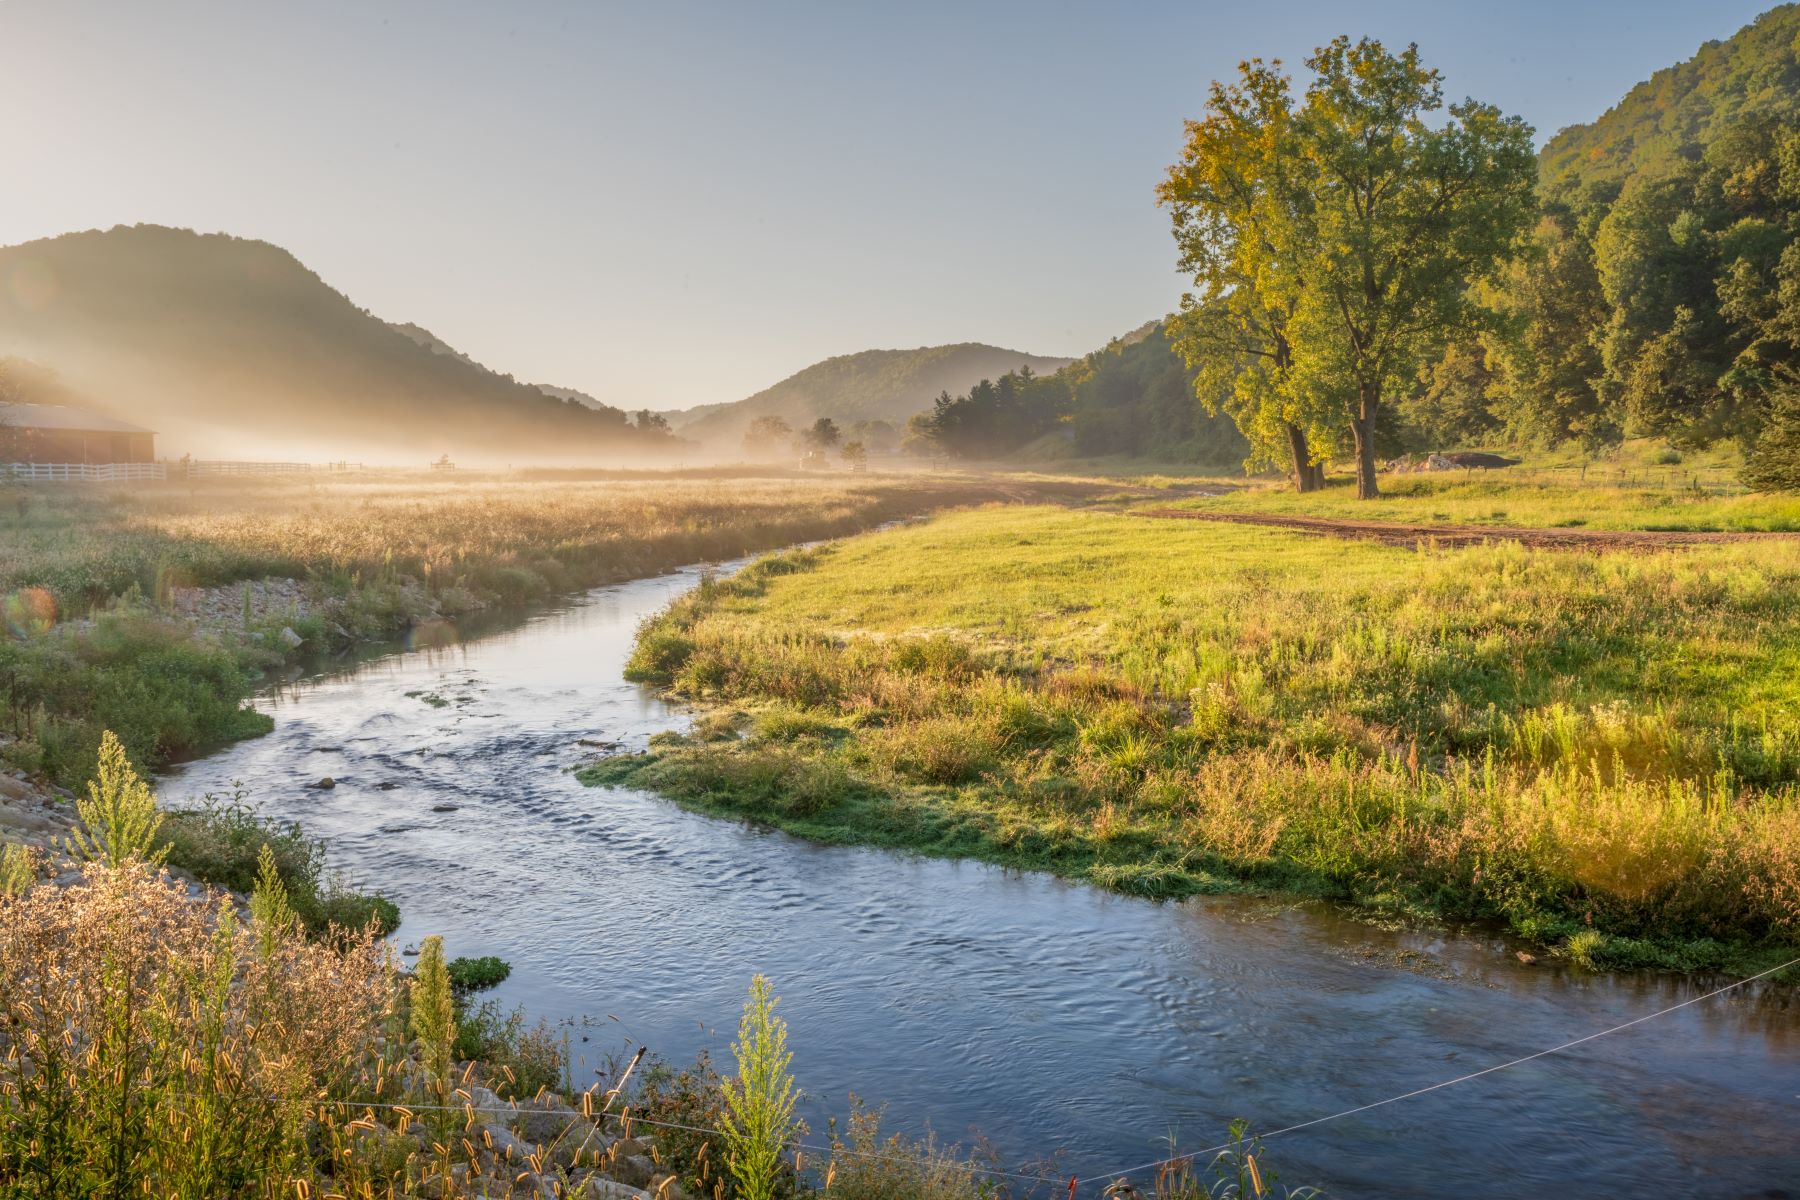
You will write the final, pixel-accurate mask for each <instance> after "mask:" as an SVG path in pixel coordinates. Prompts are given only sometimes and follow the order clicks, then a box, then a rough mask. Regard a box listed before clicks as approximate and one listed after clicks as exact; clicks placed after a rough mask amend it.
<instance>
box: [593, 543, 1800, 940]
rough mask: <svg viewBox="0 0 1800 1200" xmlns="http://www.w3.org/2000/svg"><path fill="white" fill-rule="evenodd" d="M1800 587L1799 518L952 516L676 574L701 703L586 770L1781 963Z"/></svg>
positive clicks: (1791, 889) (681, 640)
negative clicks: (1629, 533) (1505, 523)
mask: <svg viewBox="0 0 1800 1200" xmlns="http://www.w3.org/2000/svg"><path fill="white" fill-rule="evenodd" d="M1797 588H1800V548H1797V547H1795V546H1794V545H1792V544H1790V543H1787V542H1781V543H1777V544H1761V543H1757V544H1730V545H1718V546H1699V547H1692V548H1688V549H1683V550H1669V551H1660V552H1637V551H1634V552H1601V553H1596V554H1569V553H1566V552H1558V551H1553V550H1541V551H1540V550H1530V549H1526V548H1524V547H1520V546H1517V545H1493V546H1485V547H1471V548H1467V549H1457V550H1440V551H1429V552H1417V551H1413V550H1406V549H1398V548H1393V547H1386V546H1380V545H1371V544H1365V543H1346V542H1337V541H1331V540H1327V539H1320V538H1316V537H1311V536H1307V535H1303V534H1296V533H1290V532H1278V531H1268V530H1261V529H1255V528H1239V527H1222V526H1217V525H1211V524H1190V523H1187V522H1171V521H1159V520H1153V519H1145V518H1137V517H1132V516H1119V515H1114V514H1098V513H1078V512H1058V511H1054V510H1048V509H1014V510H1008V511H1006V512H1003V513H993V514H985V515H984V516H983V517H981V518H979V519H975V518H970V517H968V516H961V515H954V514H953V515H950V516H947V517H942V518H939V519H936V520H933V521H930V522H927V523H924V524H922V525H918V526H913V527H909V528H907V529H903V530H894V531H889V532H885V533H882V534H878V535H873V536H870V537H865V538H860V539H856V540H854V541H852V542H849V543H844V544H840V545H838V546H834V547H831V548H827V549H823V550H820V551H814V552H806V553H799V554H789V555H786V556H782V557H779V558H776V559H772V560H766V561H765V562H763V563H760V564H758V565H756V566H754V567H752V568H751V569H749V570H747V571H745V572H743V573H742V574H741V575H740V576H738V577H736V578H734V579H731V580H723V581H717V582H714V583H710V584H708V585H706V586H704V587H702V588H701V589H700V590H699V591H698V592H696V593H695V594H694V595H693V596H691V597H690V598H687V599H684V600H682V601H679V602H677V603H676V604H675V605H674V606H673V607H672V608H671V609H670V610H669V612H668V613H666V614H665V615H664V616H663V617H661V618H660V619H659V620H657V621H655V622H653V623H651V624H649V625H647V626H646V627H645V629H644V630H643V631H642V633H641V635H640V639H639V643H638V647H637V650H636V653H635V655H634V658H633V660H632V673H633V675H634V677H636V678H639V679H642V680H644V681H647V682H652V683H655V684H657V685H659V686H662V687H665V688H668V689H670V690H671V691H672V692H673V693H674V694H675V695H677V696H680V697H682V698H684V699H689V700H693V701H697V702H700V703H702V704H703V705H704V706H705V709H704V711H703V715H702V716H701V717H700V718H699V719H698V720H697V721H696V722H695V725H694V728H693V730H692V732H690V733H688V734H686V735H678V736H667V737H664V738H660V739H658V741H657V744H656V745H654V746H653V747H652V748H651V750H650V751H649V752H647V753H645V754H641V755H631V756H620V757H616V758H613V759H610V760H607V761H603V762H600V763H597V764H595V765H593V766H592V767H590V768H588V769H587V771H586V772H585V774H584V778H585V779H586V780H587V781H589V782H592V783H606V784H630V785H636V786H642V787H648V788H653V789H655V790H657V791H659V792H661V793H663V794H665V795H669V796H672V797H674V798H676V799H678V800H681V801H683V802H685V803H687V804H689V805H692V806H694V807H697V808H701V809H703V810H705V811H708V812H713V813H729V814H734V815H738V816H746V817H749V818H751V819H754V820H757V821H760V822H765V823H768V824H773V825H776V826H778V827H781V828H784V829H788V830H790V831H793V832H796V833H799V834H802V835H803V836H807V837H810V838H815V839H819V840H823V841H833V842H858V843H865V844H875V845H883V846H890V847H897V848H906V849H913V850H918V851H922V852H925V853H930V854H939V855H947V856H967V857H976V858H981V859H984V860H987V861H992V862H997V863H1001V864H1004V865H1008V866H1017V867H1023V868H1031V869H1038V870H1048V871H1052V872H1055V873H1057V874H1061V875H1065V876H1070V877H1076V878H1081V879H1084V880H1087V881H1090V882H1093V883H1098V884H1101V885H1103V886H1106V887H1109V888H1113V889H1117V890H1121V891H1126V892H1131V893H1135V894H1140V895H1149V896H1182V895H1189V894H1195V893H1205V892H1217V891H1227V890H1251V891H1266V892H1275V893H1287V894H1295V895H1305V896H1317V897H1324V898H1328V899H1332V900H1336V901H1340V902H1346V903H1350V904H1354V905H1357V906H1359V907H1361V908H1363V909H1365V910H1370V911H1374V912H1377V913H1384V914H1388V915H1390V916H1394V917H1400V918H1409V917H1419V918H1425V919H1430V920H1443V919H1450V920H1475V921H1494V922H1499V923H1500V924H1501V925H1503V926H1504V927H1506V928H1508V929H1510V930H1512V931H1513V932H1514V933H1515V934H1516V935H1517V936H1519V937H1521V938H1523V939H1525V940H1526V941H1527V942H1529V943H1530V944H1532V945H1534V946H1536V947H1538V948H1539V951H1540V952H1541V953H1550V954H1553V955H1557V956H1560V957H1562V958H1564V959H1566V960H1568V961H1569V962H1571V963H1575V964H1579V965H1583V966H1598V967H1644V966H1656V967H1670V968H1676V969H1682V970H1706V971H1713V970H1720V971H1735V972H1746V973H1747V972H1749V971H1753V970H1757V969H1760V968H1762V967H1765V966H1768V965H1771V964H1772V963H1775V962H1779V961H1781V960H1782V959H1783V958H1785V957H1791V956H1792V948H1793V947H1794V946H1795V945H1796V943H1800V860H1796V858H1795V849H1794V848H1795V846H1796V845H1800V799H1797V797H1796V792H1795V787H1794V784H1793V779H1794V771H1795V767H1796V764H1797V763H1800V729H1797V728H1796V727H1795V725H1794V723H1793V721H1794V718H1793V715H1792V714H1793V713H1794V711H1795V705H1796V702H1797V701H1800V696H1797V695H1796V694H1795V690H1794V688H1795V684H1794V680H1795V679H1796V678H1800V676H1797V675H1796V672H1795V667H1796V666H1800V607H1797V606H1796V602H1795V601H1794V599H1793V597H1794V596H1795V595H1796V594H1797V591H1796V589H1797Z"/></svg>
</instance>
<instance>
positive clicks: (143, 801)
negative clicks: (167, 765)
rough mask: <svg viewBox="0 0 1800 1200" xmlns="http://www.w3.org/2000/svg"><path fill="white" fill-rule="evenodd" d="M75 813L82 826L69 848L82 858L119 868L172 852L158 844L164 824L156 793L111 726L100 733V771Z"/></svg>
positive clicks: (156, 859)
mask: <svg viewBox="0 0 1800 1200" xmlns="http://www.w3.org/2000/svg"><path fill="white" fill-rule="evenodd" d="M75 816H76V820H77V821H79V822H80V824H79V825H78V826H77V827H76V829H75V830H74V832H73V833H72V834H71V835H70V838H69V852H70V853H71V854H74V855H75V856H76V857H77V858H82V859H85V860H87V861H88V862H101V863H105V864H106V865H107V866H109V867H114V868H119V867H123V866H125V865H127V864H129V863H143V864H148V865H151V866H154V865H156V864H157V863H160V862H161V861H162V860H163V858H164V857H166V855H167V851H166V850H159V849H158V848H157V845H156V832H157V830H158V829H159V828H160V827H161V825H162V823H163V816H162V814H161V813H160V812H158V811H157V809H156V797H155V796H153V795H151V794H150V785H149V784H148V783H145V782H144V781H143V780H142V779H140V778H138V773H137V771H136V770H134V769H133V768H132V765H131V761H130V760H129V759H127V758H126V757H125V747H124V746H123V745H122V744H120V742H119V739H118V738H116V737H114V736H113V734H112V731H111V730H107V731H106V732H105V733H103V734H101V735H100V759H99V767H98V770H97V774H96V776H95V778H94V779H93V780H92V781H90V782H89V783H88V788H87V795H86V796H84V797H81V798H79V799H77V800H76V801H75Z"/></svg>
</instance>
